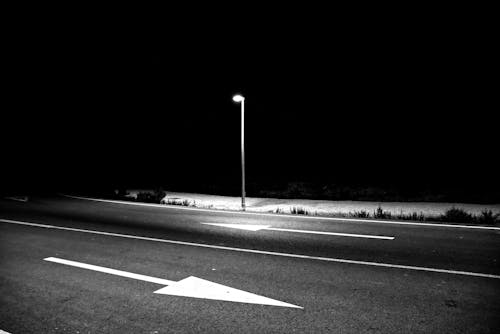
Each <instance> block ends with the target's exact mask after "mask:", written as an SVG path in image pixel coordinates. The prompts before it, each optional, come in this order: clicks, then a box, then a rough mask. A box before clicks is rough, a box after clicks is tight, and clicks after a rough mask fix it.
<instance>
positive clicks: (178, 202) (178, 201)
mask: <svg viewBox="0 0 500 334" xmlns="http://www.w3.org/2000/svg"><path fill="white" fill-rule="evenodd" d="M161 204H167V205H180V206H196V202H195V201H193V202H192V203H191V202H190V201H188V200H187V199H185V200H181V199H180V198H168V199H167V200H166V201H165V200H162V201H161Z"/></svg>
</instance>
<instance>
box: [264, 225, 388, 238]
mask: <svg viewBox="0 0 500 334" xmlns="http://www.w3.org/2000/svg"><path fill="white" fill-rule="evenodd" d="M265 230H272V231H280V232H295V233H306V234H322V235H336V236H339V237H353V238H367V239H382V240H394V237H386V236H383V235H368V234H351V233H337V232H321V231H306V230H293V229H288V228H274V227H269V228H266V229H265Z"/></svg>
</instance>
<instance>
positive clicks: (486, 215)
mask: <svg viewBox="0 0 500 334" xmlns="http://www.w3.org/2000/svg"><path fill="white" fill-rule="evenodd" d="M499 217H500V214H498V213H496V214H494V213H493V211H491V210H484V211H482V212H481V215H480V216H479V217H477V221H478V223H480V224H485V225H495V224H498V223H500V219H499Z"/></svg>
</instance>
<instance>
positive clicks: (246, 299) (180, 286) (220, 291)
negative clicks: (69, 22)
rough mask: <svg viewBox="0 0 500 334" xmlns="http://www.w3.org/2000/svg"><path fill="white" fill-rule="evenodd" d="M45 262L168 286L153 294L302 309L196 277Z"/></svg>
mask: <svg viewBox="0 0 500 334" xmlns="http://www.w3.org/2000/svg"><path fill="white" fill-rule="evenodd" d="M44 260H45V261H50V262H55V263H60V264H65V265H68V266H73V267H78V268H83V269H90V270H94V271H99V272H102V273H107V274H112V275H116V276H122V277H128V278H133V279H136V280H140V281H145V282H151V283H156V284H160V285H168V286H166V287H164V288H161V289H159V290H156V291H155V292H154V293H159V294H164V295H171V296H180V297H192V298H201V299H212V300H222V301H228V302H236V303H248V304H261V305H272V306H282V307H292V308H303V307H300V306H297V305H293V304H289V303H285V302H281V301H279V300H275V299H271V298H267V297H264V296H259V295H256V294H253V293H250V292H246V291H243V290H238V289H234V288H231V287H228V286H225V285H222V284H217V283H214V282H210V281H207V280H204V279H201V278H198V277H194V276H190V277H188V278H184V279H182V280H180V281H178V282H175V281H170V280H166V279H163V278H157V277H151V276H146V275H140V274H134V273H129V272H127V271H121V270H116V269H110V268H106V267H100V266H94V265H92V264H86V263H81V262H75V261H70V260H64V259H59V258H56V257H48V258H45V259H44Z"/></svg>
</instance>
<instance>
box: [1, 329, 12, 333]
mask: <svg viewBox="0 0 500 334" xmlns="http://www.w3.org/2000/svg"><path fill="white" fill-rule="evenodd" d="M0 334H10V333H9V332H6V331H3V330H1V329H0Z"/></svg>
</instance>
